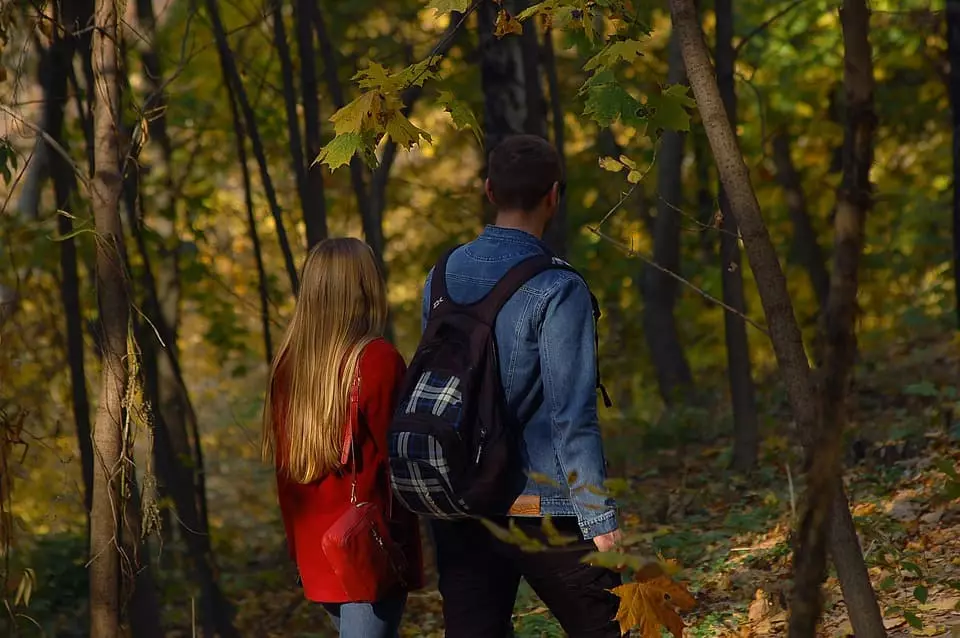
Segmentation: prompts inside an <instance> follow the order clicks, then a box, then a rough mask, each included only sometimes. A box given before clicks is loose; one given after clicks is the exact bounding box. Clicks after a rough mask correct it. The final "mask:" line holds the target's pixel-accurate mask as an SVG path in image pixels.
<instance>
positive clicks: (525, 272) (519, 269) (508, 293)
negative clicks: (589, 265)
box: [478, 255, 613, 408]
mask: <svg viewBox="0 0 960 638" xmlns="http://www.w3.org/2000/svg"><path fill="white" fill-rule="evenodd" d="M546 270H566V271H567V272H572V273H573V274H575V275H576V276H578V277H580V279H582V280H583V282H584V284H586V283H587V281H586V279H584V277H583V275H582V274H580V272H579V271H578V270H577V269H576V268H574V267H573V266H571V265H570V264H568V263H567V262H565V261H563V260H562V259H560V258H558V257H554V256H553V255H535V256H533V257H530V258H528V259H525V260H523V261H521V262H520V263H518V264H517V265H515V266H514V267H512V268H511V269H510V270H508V271H507V272H506V274H505V275H504V276H503V277H501V278H500V281H498V282H497V284H496V285H495V286H494V287H493V290H491V291H490V293H489V294H487V296H486V297H484V298H483V299H482V300H481V301H480V303H479V304H478V310H479V314H480V317H481V318H482V319H483V321H485V322H486V323H487V324H490V325H492V324H493V322H494V321H496V319H497V315H498V314H499V313H500V310H501V309H502V308H503V306H504V304H506V303H507V301H508V300H509V299H510V297H512V296H513V295H514V294H515V293H516V292H517V290H519V289H520V288H521V287H522V286H523V284H525V283H526V282H528V281H530V280H531V279H532V278H534V277H536V276H537V275H539V274H540V273H542V272H544V271H546ZM587 291H588V292H589V293H590V305H591V306H592V307H593V338H594V356H595V357H596V369H597V389H598V390H600V394H601V395H602V397H603V404H604V405H605V406H606V407H608V408H610V407H613V401H611V400H610V395H609V394H608V393H607V388H606V387H605V386H604V385H603V383H602V382H601V380H600V332H599V326H598V323H599V320H600V314H601V313H600V304H599V302H598V301H597V297H596V296H595V295H594V294H593V292H592V291H590V286H589V284H587Z"/></svg>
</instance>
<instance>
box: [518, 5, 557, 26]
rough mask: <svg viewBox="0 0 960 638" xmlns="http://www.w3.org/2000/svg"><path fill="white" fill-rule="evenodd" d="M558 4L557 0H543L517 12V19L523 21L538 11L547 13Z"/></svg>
mask: <svg viewBox="0 0 960 638" xmlns="http://www.w3.org/2000/svg"><path fill="white" fill-rule="evenodd" d="M559 5H560V1H559V0H544V1H543V2H538V3H537V4H535V5H533V6H532V7H527V8H526V9H524V10H523V11H521V12H520V13H518V14H517V20H520V21H521V22H523V21H524V20H527V19H529V18H532V17H533V16H535V15H537V14H538V13H549V12H551V11H554V10H556V8H557V7H558V6H559Z"/></svg>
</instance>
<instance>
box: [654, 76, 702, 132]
mask: <svg viewBox="0 0 960 638" xmlns="http://www.w3.org/2000/svg"><path fill="white" fill-rule="evenodd" d="M687 91H688V88H687V87H686V86H684V85H683V84H672V85H670V86H668V87H666V88H664V89H662V90H661V91H660V94H659V95H655V94H650V95H649V96H648V97H647V106H648V107H649V108H651V109H653V113H652V114H651V115H650V124H651V125H652V126H653V127H654V128H655V129H667V130H671V131H689V130H690V114H689V113H688V112H687V109H688V108H693V107H695V106H696V105H697V102H696V100H694V99H693V98H691V97H690V96H689V95H688V93H687Z"/></svg>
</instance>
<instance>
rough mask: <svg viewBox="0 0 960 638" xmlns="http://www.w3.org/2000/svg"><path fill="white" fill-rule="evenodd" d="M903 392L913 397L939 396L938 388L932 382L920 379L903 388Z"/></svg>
mask: <svg viewBox="0 0 960 638" xmlns="http://www.w3.org/2000/svg"><path fill="white" fill-rule="evenodd" d="M903 393H904V394H909V395H912V396H915V397H938V396H940V390H938V389H937V386H935V385H934V384H933V383H931V382H929V381H921V382H920V383H911V384H910V385H908V386H907V387H905V388H904V389H903Z"/></svg>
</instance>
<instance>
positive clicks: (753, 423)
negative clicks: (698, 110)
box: [714, 0, 760, 472]
mask: <svg viewBox="0 0 960 638" xmlns="http://www.w3.org/2000/svg"><path fill="white" fill-rule="evenodd" d="M714 7H715V9H714V11H715V12H716V18H717V51H716V61H717V85H718V87H719V89H720V96H721V99H722V100H723V105H724V110H725V111H726V113H727V119H728V120H729V121H730V127H731V128H732V129H733V130H734V131H735V130H736V128H737V91H736V84H735V80H734V56H735V55H736V54H735V53H734V49H733V25H734V18H733V1H732V0H716V3H715V5H714ZM719 194H720V212H721V219H720V267H721V280H722V285H723V302H724V303H725V304H727V305H728V306H730V307H731V308H733V309H734V310H736V311H737V312H739V313H742V314H745V313H746V312H747V300H746V298H745V296H744V292H743V268H742V261H741V259H740V237H739V233H740V231H739V229H738V228H737V222H736V220H735V219H734V218H733V215H732V214H731V213H730V202H729V201H727V196H726V193H725V192H724V188H723V184H720V186H719ZM723 327H724V334H725V336H726V342H727V371H728V376H729V382H730V399H731V403H732V404H733V468H734V469H735V470H737V471H739V472H749V471H750V470H752V469H753V468H754V467H756V465H757V453H758V449H759V446H760V423H759V419H758V416H757V403H756V398H755V395H756V392H755V390H754V386H753V376H752V371H751V368H752V366H751V364H750V344H749V342H748V341H747V323H746V322H745V321H744V320H743V318H742V317H741V316H739V315H736V314H734V313H732V312H730V311H728V310H724V313H723Z"/></svg>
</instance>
